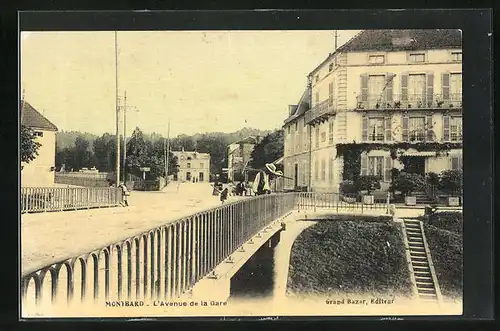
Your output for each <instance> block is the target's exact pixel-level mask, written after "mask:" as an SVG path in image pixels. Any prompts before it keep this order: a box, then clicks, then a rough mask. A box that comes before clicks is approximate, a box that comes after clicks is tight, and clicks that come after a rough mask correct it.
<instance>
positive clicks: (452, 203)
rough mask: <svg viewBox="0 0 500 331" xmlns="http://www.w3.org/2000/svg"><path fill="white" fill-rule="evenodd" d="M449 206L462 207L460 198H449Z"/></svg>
mask: <svg viewBox="0 0 500 331" xmlns="http://www.w3.org/2000/svg"><path fill="white" fill-rule="evenodd" d="M448 206H449V207H458V206H460V198H459V197H448Z"/></svg>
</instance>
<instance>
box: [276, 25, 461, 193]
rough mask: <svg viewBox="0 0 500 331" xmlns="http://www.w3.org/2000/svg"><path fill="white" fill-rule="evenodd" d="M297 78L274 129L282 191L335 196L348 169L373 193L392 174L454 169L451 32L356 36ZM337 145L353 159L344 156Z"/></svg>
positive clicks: (456, 103) (457, 39) (456, 107)
mask: <svg viewBox="0 0 500 331" xmlns="http://www.w3.org/2000/svg"><path fill="white" fill-rule="evenodd" d="M307 78H308V87H307V89H306V91H305V92H304V96H303V97H302V98H301V101H300V102H299V105H297V106H290V111H289V114H288V118H287V119H286V120H285V123H284V126H283V129H284V130H285V157H284V163H285V164H284V166H285V168H284V169H285V175H286V176H289V177H291V178H293V180H287V181H286V182H285V188H290V189H291V188H294V187H297V186H302V185H304V184H305V185H307V186H308V187H309V189H310V190H312V191H316V192H338V190H339V184H340V183H341V181H342V180H345V179H348V178H347V175H349V174H352V173H353V169H354V166H353V164H358V165H359V166H358V167H359V171H358V173H357V175H374V176H377V177H379V178H380V181H381V186H382V188H381V190H382V191H385V190H387V189H388V188H389V184H390V182H391V180H392V179H391V171H392V169H393V168H396V169H398V170H400V169H401V170H404V171H406V172H412V173H418V174H422V175H423V174H425V173H429V172H436V173H439V172H441V171H442V170H445V169H461V168H462V112H463V110H462V38H461V32H460V31H459V30H451V29H437V30H365V31H363V32H361V33H360V34H358V35H357V36H355V37H354V38H353V39H351V40H350V41H349V42H347V43H346V44H345V45H343V46H342V47H339V48H338V49H337V50H335V51H334V52H333V53H331V54H330V55H328V57H327V58H326V59H325V60H324V61H323V62H322V63H321V64H319V65H318V66H317V67H316V68H314V69H313V71H312V72H311V73H310V74H309V75H308V77H307ZM340 148H343V150H344V151H345V150H346V149H347V150H352V151H353V150H356V149H358V150H360V151H361V152H360V155H354V154H351V155H349V156H348V159H346V157H347V156H346V155H342V154H340V155H339V153H337V152H338V151H339V149H340ZM391 150H395V151H396V152H397V153H398V155H400V157H394V154H391ZM440 150H441V151H442V150H446V153H441V152H439V151H440ZM346 160H347V161H350V162H347V161H346ZM345 161H346V162H345Z"/></svg>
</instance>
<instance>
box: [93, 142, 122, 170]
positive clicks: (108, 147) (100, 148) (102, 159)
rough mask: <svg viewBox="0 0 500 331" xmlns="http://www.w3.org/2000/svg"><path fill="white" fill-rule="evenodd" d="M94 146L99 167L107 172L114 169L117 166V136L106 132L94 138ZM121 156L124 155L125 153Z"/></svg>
mask: <svg viewBox="0 0 500 331" xmlns="http://www.w3.org/2000/svg"><path fill="white" fill-rule="evenodd" d="M93 147H94V158H95V163H96V167H97V169H99V171H105V172H112V171H114V168H115V167H116V136H113V135H110V134H109V133H105V134H103V135H102V136H101V137H99V138H97V139H95V140H94V142H93ZM121 154H123V153H121ZM121 156H122V157H123V155H121Z"/></svg>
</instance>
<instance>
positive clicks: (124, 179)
mask: <svg viewBox="0 0 500 331" xmlns="http://www.w3.org/2000/svg"><path fill="white" fill-rule="evenodd" d="M123 93H124V94H123V169H122V171H123V182H124V183H125V182H126V181H127V174H126V170H125V162H126V159H127V91H124V92H123Z"/></svg>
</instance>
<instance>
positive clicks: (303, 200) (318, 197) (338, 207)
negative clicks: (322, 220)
mask: <svg viewBox="0 0 500 331" xmlns="http://www.w3.org/2000/svg"><path fill="white" fill-rule="evenodd" d="M317 208H327V209H329V210H333V211H336V212H339V211H344V210H353V211H356V212H360V213H364V212H365V211H370V210H383V211H385V213H387V214H388V213H389V210H390V199H389V196H388V197H387V199H386V201H385V202H384V203H378V202H377V203H375V202H374V203H372V204H365V203H363V202H359V201H356V198H350V197H344V196H342V195H341V194H339V193H319V192H300V193H298V201H297V209H298V210H299V211H302V210H316V209H317Z"/></svg>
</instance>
